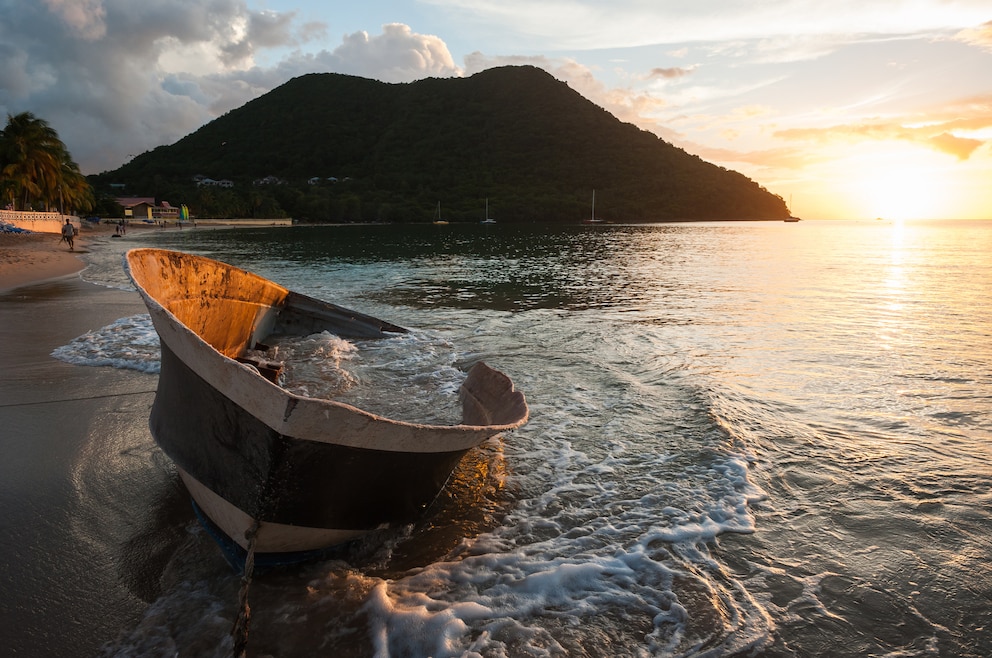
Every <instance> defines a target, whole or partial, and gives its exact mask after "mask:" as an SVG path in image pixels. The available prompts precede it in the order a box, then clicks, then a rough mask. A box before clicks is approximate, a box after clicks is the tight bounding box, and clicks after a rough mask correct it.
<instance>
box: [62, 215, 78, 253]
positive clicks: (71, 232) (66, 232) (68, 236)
mask: <svg viewBox="0 0 992 658" xmlns="http://www.w3.org/2000/svg"><path fill="white" fill-rule="evenodd" d="M75 235H76V227H75V226H73V225H72V222H70V221H69V219H68V218H66V220H65V224H63V225H62V239H63V240H65V241H66V242H67V243H68V244H69V251H73V248H72V238H73V237H74V236H75Z"/></svg>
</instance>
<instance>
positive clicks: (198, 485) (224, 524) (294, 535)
mask: <svg viewBox="0 0 992 658" xmlns="http://www.w3.org/2000/svg"><path fill="white" fill-rule="evenodd" d="M179 476H180V477H181V478H182V480H183V483H184V484H185V485H186V488H187V489H188V490H189V493H190V496H192V497H193V500H195V501H196V504H197V505H199V507H200V510H201V511H202V512H203V513H204V514H206V515H207V517H209V518H210V520H211V521H213V522H214V525H216V526H217V527H218V528H220V529H221V530H222V531H223V532H224V534H226V535H227V536H228V537H230V538H231V539H232V540H233V541H234V542H235V543H237V544H238V545H239V546H241V548H243V549H245V550H248V540H247V539H245V533H246V532H248V530H250V529H251V527H252V526H253V525H254V523H255V520H254V519H253V518H252V517H251V516H249V515H248V514H246V513H245V512H244V511H243V510H241V509H240V508H238V507H237V506H235V505H233V504H231V503H230V502H228V501H227V500H225V499H224V498H222V497H221V496H219V495H217V494H216V493H214V492H213V491H212V490H211V489H210V488H209V487H207V486H206V485H205V484H203V483H202V482H200V481H199V480H197V479H196V478H195V477H193V476H192V475H190V474H189V473H187V472H186V471H184V470H183V469H181V468H180V469H179ZM366 532H367V531H365V530H338V529H334V528H310V527H306V526H295V525H287V524H284V523H272V522H269V521H263V522H262V523H261V524H260V525H259V528H258V534H257V535H256V538H255V551H256V552H258V553H286V552H292V551H312V550H318V549H321V548H327V547H328V546H334V545H336V544H343V543H344V542H346V541H350V540H352V539H356V538H358V537H361V536H362V535H364V534H366Z"/></svg>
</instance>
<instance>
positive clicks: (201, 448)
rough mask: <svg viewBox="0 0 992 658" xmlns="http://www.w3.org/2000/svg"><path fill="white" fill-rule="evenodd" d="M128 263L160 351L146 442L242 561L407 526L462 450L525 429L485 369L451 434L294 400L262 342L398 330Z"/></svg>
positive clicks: (159, 262) (271, 289)
mask: <svg viewBox="0 0 992 658" xmlns="http://www.w3.org/2000/svg"><path fill="white" fill-rule="evenodd" d="M124 267H125V269H126V270H127V273H128V275H129V276H130V277H131V280H132V281H133V282H134V284H135V286H137V288H138V292H139V293H140V294H141V296H142V298H143V299H144V301H145V304H146V305H147V307H148V311H149V313H150V315H151V318H152V321H153V324H154V326H155V330H156V331H157V333H158V335H159V339H160V342H161V349H162V361H161V371H160V375H159V382H158V390H157V392H156V394H155V401H154V404H153V406H152V410H151V416H150V421H149V425H150V428H151V433H152V436H153V437H154V439H155V441H156V443H157V444H158V445H159V446H160V447H161V448H162V450H163V451H164V452H165V453H166V454H167V455H168V456H169V457H170V458H171V460H172V461H173V462H174V463H175V465H176V466H177V468H178V470H179V475H180V477H181V478H182V480H183V482H184V483H185V485H186V487H187V488H188V490H189V493H190V495H191V497H192V499H193V501H194V506H195V507H196V508H197V512H198V514H200V515H201V518H203V520H204V521H205V522H206V523H205V525H207V527H208V529H209V530H212V531H214V534H215V539H217V540H218V542H219V543H221V545H222V546H224V545H225V544H227V548H232V546H231V544H232V543H233V545H234V546H233V547H234V549H235V550H237V551H240V555H241V560H242V562H243V560H244V556H245V555H246V551H248V550H249V549H252V550H253V551H254V556H255V559H256V562H257V563H259V562H264V559H265V557H266V556H268V557H269V558H272V560H271V561H272V562H276V563H278V562H281V561H284V562H291V561H297V560H299V559H306V558H307V557H308V556H309V557H312V554H313V552H315V551H318V552H319V551H321V550H322V549H326V548H327V547H331V546H335V545H338V544H341V543H344V542H347V541H349V540H352V539H356V538H358V537H361V536H362V535H363V534H366V533H368V532H369V531H371V530H374V529H377V528H381V527H385V526H387V525H389V524H406V523H411V522H413V521H415V520H417V519H418V518H420V517H422V516H423V514H424V512H425V510H426V509H427V508H428V507H429V506H430V505H431V503H432V502H433V501H434V499H435V498H436V497H437V495H438V494H439V493H440V491H441V490H442V488H443V487H444V485H445V483H446V481H447V480H448V478H449V476H450V475H451V472H452V471H453V469H454V468H455V466H456V465H457V464H458V462H459V461H460V460H461V458H462V456H463V455H464V454H465V453H466V452H468V451H469V450H471V449H472V448H473V447H475V446H477V445H478V444H480V443H482V442H484V441H486V440H487V439H489V438H490V437H493V436H495V435H497V434H499V433H501V432H505V431H507V430H511V429H514V428H516V427H520V426H521V425H523V424H524V423H525V422H526V421H527V417H528V408H527V403H526V400H525V399H524V396H523V394H522V393H520V392H519V391H516V390H514V387H513V383H512V382H511V381H510V379H509V378H508V377H506V375H504V374H502V373H500V372H498V371H497V370H494V369H492V368H490V367H488V366H486V365H485V364H484V363H481V362H479V363H476V364H475V365H474V366H473V367H472V368H471V369H470V370H469V372H468V375H467V377H466V379H465V381H464V383H463V385H462V387H461V390H460V398H461V403H462V421H461V423H460V424H458V425H429V424H417V423H411V422H403V421H398V420H391V419H389V418H384V417H381V416H377V415H375V414H373V413H369V412H367V411H363V410H362V409H358V408H356V407H354V406H350V405H348V404H344V403H341V402H336V401H334V400H328V399H317V398H307V397H302V396H299V395H295V394H293V393H290V392H289V391H287V390H285V389H284V388H282V387H280V386H279V385H278V384H277V383H276V381H277V376H278V372H279V368H280V364H278V363H271V362H260V361H259V360H258V359H254V360H253V359H252V358H250V357H247V356H246V355H247V354H248V350H249V349H250V348H254V347H257V346H258V345H259V344H260V343H264V342H265V341H266V340H267V339H268V338H269V337H270V336H279V335H302V336H307V335H310V334H314V333H319V332H322V331H329V332H331V333H333V334H336V335H338V336H340V337H342V338H361V339H369V338H384V339H388V338H387V337H388V336H391V335H393V336H395V335H396V334H400V333H405V332H406V331H407V330H406V329H404V328H402V327H399V326H396V325H394V324H391V323H389V322H384V321H382V320H378V319H376V318H373V317H371V316H368V315H364V314H362V313H357V312H355V311H351V310H348V309H345V308H342V307H340V306H336V305H334V304H330V303H327V302H323V301H320V300H317V299H314V298H312V297H308V296H305V295H302V294H299V293H295V292H292V291H289V290H287V289H286V288H284V287H282V286H280V285H278V284H276V283H273V282H271V281H268V280H266V279H264V278H262V277H260V276H257V275H255V274H252V273H250V272H246V271H244V270H241V269H238V268H235V267H233V266H231V265H227V264H225V263H221V262H218V261H215V260H211V259H208V258H203V257H200V256H195V255H192V254H186V253H181V252H175V251H166V250H161V249H135V250H132V251H129V252H128V253H127V255H126V257H125V262H124ZM399 394H402V391H383V395H399ZM204 517H205V518H204ZM228 557H229V559H230V557H231V556H230V555H229V556H228ZM233 563H234V562H233V561H232V564H233Z"/></svg>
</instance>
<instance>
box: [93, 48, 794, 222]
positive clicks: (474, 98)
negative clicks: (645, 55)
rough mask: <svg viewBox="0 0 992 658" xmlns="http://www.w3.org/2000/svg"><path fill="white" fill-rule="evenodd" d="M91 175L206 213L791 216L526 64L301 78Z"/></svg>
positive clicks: (457, 217)
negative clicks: (420, 74) (438, 74)
mask: <svg viewBox="0 0 992 658" xmlns="http://www.w3.org/2000/svg"><path fill="white" fill-rule="evenodd" d="M196 175H199V176H207V177H209V178H211V179H227V180H230V181H233V182H234V187H233V188H229V189H222V188H217V187H205V186H199V187H198V186H196V185H195V183H194V182H193V177H194V176H196ZM267 177H274V178H277V179H280V180H281V181H283V183H281V184H277V183H269V184H261V183H260V182H259V181H260V179H265V178H267ZM313 179H318V180H319V182H315V183H310V182H308V181H311V180H313ZM270 180H271V179H270ZM93 182H94V184H95V185H96V186H97V187H98V188H104V189H106V188H107V187H108V186H109V184H110V183H124V184H126V190H127V192H128V193H129V194H134V195H142V196H151V195H154V196H156V197H157V198H159V199H160V200H161V199H165V200H167V201H169V202H170V203H172V204H173V205H178V204H180V203H185V204H187V205H189V207H190V210H191V212H193V213H194V214H199V215H201V216H210V215H213V216H241V217H252V216H257V217H272V216H286V215H289V216H292V217H294V218H297V219H300V220H309V221H396V222H410V221H430V220H431V218H432V217H433V214H434V211H435V208H436V206H437V204H438V202H440V203H441V205H442V208H443V214H444V219H447V220H450V221H478V220H479V219H481V218H482V216H483V214H484V212H485V210H484V204H485V200H486V199H487V198H488V199H489V208H490V214H491V215H493V216H494V217H495V218H496V219H497V220H498V221H500V222H523V221H526V222H530V221H554V222H578V221H580V220H582V219H585V218H587V217H589V215H590V203H591V199H592V193H593V190H596V215H597V217H602V218H604V219H606V220H609V221H616V222H638V221H660V220H673V219H783V218H785V217H787V216H788V214H789V212H788V209H787V208H786V205H785V203H784V201H783V200H782V198H781V197H779V196H777V195H773V194H771V193H769V192H768V191H767V190H765V189H764V188H762V187H760V186H759V185H758V184H757V183H755V182H754V181H752V180H750V179H748V178H747V177H745V176H743V175H741V174H739V173H737V172H734V171H729V170H726V169H723V168H722V167H718V166H715V165H713V164H710V163H707V162H704V161H703V160H701V159H700V158H698V157H696V156H693V155H690V154H688V153H686V152H685V151H683V150H682V149H680V148H677V147H675V146H672V145H671V144H669V143H667V142H665V141H664V140H662V139H659V138H658V137H657V136H655V135H654V134H652V133H649V132H646V131H643V130H640V129H639V128H637V127H636V126H633V125H631V124H629V123H623V122H621V121H619V120H618V119H616V118H615V117H614V116H612V115H611V114H609V113H608V112H606V111H605V110H604V109H602V108H600V107H598V106H597V105H595V104H593V103H591V102H590V101H588V100H586V99H585V98H583V97H582V96H580V95H579V94H578V93H577V92H575V91H573V90H572V89H571V88H569V86H568V85H567V84H566V83H564V82H560V81H558V80H556V79H555V78H553V77H552V76H551V75H549V74H548V73H546V72H544V71H542V70H540V69H537V68H534V67H529V66H526V67H504V68H497V69H490V70H487V71H484V72H482V73H478V74H476V75H473V76H471V77H467V78H446V79H437V78H431V79H425V80H420V81H417V82H412V83H404V84H387V83H383V82H377V81H374V80H368V79H364V78H358V77H353V76H347V75H340V74H333V73H323V74H311V75H305V76H302V77H299V78H295V79H293V80H290V81H289V82H287V83H286V84H284V85H282V86H281V87H278V88H277V89H274V90H272V91H271V92H269V93H267V94H265V95H264V96H261V97H259V98H257V99H255V100H253V101H251V102H249V103H247V104H245V105H244V106H242V107H241V108H238V109H237V110H233V111H231V112H229V113H227V114H226V115H224V116H222V117H220V118H218V119H216V120H214V121H212V122H210V123H209V124H207V125H205V126H203V127H202V128H200V129H199V130H197V131H196V132H194V133H192V134H190V135H188V136H186V137H184V138H183V139H181V140H180V141H178V142H176V143H175V144H172V145H170V146H162V147H159V148H157V149H155V150H153V151H150V152H148V153H144V154H142V155H140V156H138V157H136V158H134V160H132V161H131V162H129V163H127V164H126V165H124V166H123V167H121V168H120V169H118V170H116V171H112V172H106V173H103V174H100V175H99V176H95V177H93Z"/></svg>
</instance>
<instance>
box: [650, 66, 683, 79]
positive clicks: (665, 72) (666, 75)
mask: <svg viewBox="0 0 992 658" xmlns="http://www.w3.org/2000/svg"><path fill="white" fill-rule="evenodd" d="M690 73H692V69H691V68H688V69H686V68H681V67H678V66H675V67H672V68H667V69H666V68H653V69H651V72H650V73H648V75H647V78H648V79H649V80H650V79H652V78H663V79H666V80H672V79H677V78H681V77H684V76H687V75H689V74H690Z"/></svg>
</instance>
